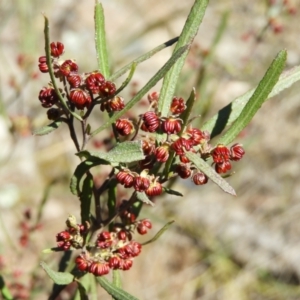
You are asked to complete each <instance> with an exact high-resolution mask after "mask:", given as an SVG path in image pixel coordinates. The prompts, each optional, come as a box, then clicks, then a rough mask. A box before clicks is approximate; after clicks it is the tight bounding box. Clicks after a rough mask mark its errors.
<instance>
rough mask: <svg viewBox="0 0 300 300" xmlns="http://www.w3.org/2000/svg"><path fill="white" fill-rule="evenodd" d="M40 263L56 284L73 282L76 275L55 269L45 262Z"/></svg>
mask: <svg viewBox="0 0 300 300" xmlns="http://www.w3.org/2000/svg"><path fill="white" fill-rule="evenodd" d="M40 265H41V267H42V268H43V269H44V270H45V272H46V273H47V274H48V276H49V277H50V278H51V279H52V280H53V281H54V282H55V283H56V284H58V285H67V284H69V283H71V282H73V279H74V276H73V275H72V274H71V273H67V272H56V271H53V270H52V269H51V268H50V267H49V266H48V265H47V264H46V263H45V262H41V263H40Z"/></svg>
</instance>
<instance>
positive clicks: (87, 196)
mask: <svg viewBox="0 0 300 300" xmlns="http://www.w3.org/2000/svg"><path fill="white" fill-rule="evenodd" d="M93 186H94V181H93V176H92V175H91V174H89V173H88V174H87V176H86V178H85V179H84V181H83V185H82V191H81V193H80V197H79V198H80V215H81V224H84V223H85V222H90V208H91V201H92V196H93Z"/></svg>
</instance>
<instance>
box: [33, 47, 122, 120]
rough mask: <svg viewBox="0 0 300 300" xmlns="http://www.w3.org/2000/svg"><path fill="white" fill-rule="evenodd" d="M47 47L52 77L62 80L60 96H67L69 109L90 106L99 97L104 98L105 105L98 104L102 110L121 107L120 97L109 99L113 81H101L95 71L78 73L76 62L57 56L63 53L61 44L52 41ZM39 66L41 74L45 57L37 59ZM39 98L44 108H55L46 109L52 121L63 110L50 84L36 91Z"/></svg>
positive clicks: (111, 96) (62, 112) (45, 65)
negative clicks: (62, 87) (49, 53)
mask: <svg viewBox="0 0 300 300" xmlns="http://www.w3.org/2000/svg"><path fill="white" fill-rule="evenodd" d="M50 50H51V65H52V67H53V72H54V76H55V77H56V78H58V79H59V80H60V81H62V83H63V85H64V92H62V95H63V97H64V98H66V99H67V103H68V105H69V106H70V108H71V109H73V108H74V107H75V108H77V109H79V110H83V109H85V108H90V107H91V106H92V105H94V104H96V102H97V100H100V99H107V101H106V102H105V104H102V105H101V106H100V108H101V110H102V111H103V110H108V111H110V110H121V109H122V108H123V107H124V102H123V99H122V98H120V97H116V99H114V98H113V96H114V95H115V93H116V86H115V84H114V83H113V82H111V81H108V80H105V78H104V76H103V75H102V74H101V73H99V72H97V71H95V72H90V73H82V74H80V73H79V72H78V69H79V68H78V65H77V63H76V62H75V61H74V60H71V59H67V60H62V59H60V57H61V56H62V54H63V53H64V45H63V44H62V43H60V42H56V43H54V42H52V43H51V44H50ZM39 69H40V71H41V72H42V73H48V72H49V68H48V65H47V59H46V56H41V57H40V58H39ZM110 98H112V99H110ZM39 100H40V102H41V104H42V106H43V107H45V108H51V107H52V106H54V105H55V106H56V108H51V109H49V110H48V112H47V114H48V118H49V119H50V120H55V119H57V118H58V117H60V116H61V115H62V114H64V113H66V112H65V111H64V109H63V107H62V105H61V103H60V102H59V98H58V95H57V93H56V91H55V89H54V87H53V85H52V84H51V83H49V84H48V86H47V87H43V88H42V90H41V91H40V93H39ZM111 107H112V108H111Z"/></svg>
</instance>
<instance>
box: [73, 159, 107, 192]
mask: <svg viewBox="0 0 300 300" xmlns="http://www.w3.org/2000/svg"><path fill="white" fill-rule="evenodd" d="M100 164H102V165H104V164H108V162H106V161H103V160H100V159H98V160H95V161H88V160H86V161H83V162H82V163H80V164H79V165H78V166H77V168H76V169H75V172H74V174H73V176H72V178H71V182H70V190H71V192H72V194H74V195H76V196H79V195H80V187H79V184H80V180H81V178H82V177H83V176H84V174H86V172H87V171H88V170H89V169H91V168H93V167H95V166H98V165H100Z"/></svg>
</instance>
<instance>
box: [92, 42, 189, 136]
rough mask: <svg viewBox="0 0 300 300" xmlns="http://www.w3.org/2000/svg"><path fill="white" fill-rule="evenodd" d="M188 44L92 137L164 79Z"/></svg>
mask: <svg viewBox="0 0 300 300" xmlns="http://www.w3.org/2000/svg"><path fill="white" fill-rule="evenodd" d="M187 48H188V45H186V46H184V47H181V48H180V49H178V51H176V52H175V53H174V54H173V55H172V56H171V58H170V59H169V60H168V61H167V62H166V63H165V65H164V66H163V67H162V68H161V69H160V70H159V71H158V72H157V73H156V74H155V75H154V76H153V77H152V78H151V79H150V80H149V81H148V83H147V84H146V85H145V86H144V87H143V88H142V89H141V90H140V91H139V92H138V93H137V94H136V95H135V96H134V97H133V98H132V99H131V100H130V101H129V102H128V103H127V104H126V106H125V108H124V109H122V110H121V111H119V112H117V113H115V114H114V115H113V117H111V118H110V119H109V120H108V121H107V122H106V123H104V124H103V125H102V126H100V127H99V128H98V129H96V130H94V131H93V132H92V133H91V135H90V138H91V137H93V136H95V135H96V134H98V133H99V132H101V131H102V130H104V129H106V128H107V127H108V126H110V125H111V124H113V123H114V122H115V121H116V120H117V119H119V118H120V117H122V116H123V115H124V114H125V113H126V112H127V111H129V109H131V108H132V107H133V106H134V105H135V104H136V103H137V102H138V101H140V100H141V99H142V97H143V96H144V95H145V94H146V93H147V92H148V91H149V90H150V89H151V88H152V87H153V86H155V84H156V83H157V82H158V81H159V80H160V79H162V78H163V77H164V76H165V74H166V73H167V72H168V70H170V68H171V67H172V66H173V65H174V63H175V62H176V60H177V59H178V58H179V57H180V56H181V55H182V54H183V53H184V52H185V51H186V50H187Z"/></svg>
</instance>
